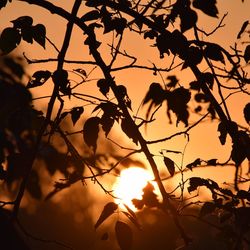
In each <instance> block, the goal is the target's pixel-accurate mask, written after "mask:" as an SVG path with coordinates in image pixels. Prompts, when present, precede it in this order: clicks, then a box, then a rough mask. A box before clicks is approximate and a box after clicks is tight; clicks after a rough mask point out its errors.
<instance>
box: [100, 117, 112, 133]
mask: <svg viewBox="0 0 250 250" xmlns="http://www.w3.org/2000/svg"><path fill="white" fill-rule="evenodd" d="M114 122H115V120H114V118H113V117H111V116H108V115H106V114H104V115H103V116H102V118H101V124H102V129H103V131H104V132H105V136H106V137H107V136H108V134H109V132H110V130H111V128H112V127H113V125H114Z"/></svg>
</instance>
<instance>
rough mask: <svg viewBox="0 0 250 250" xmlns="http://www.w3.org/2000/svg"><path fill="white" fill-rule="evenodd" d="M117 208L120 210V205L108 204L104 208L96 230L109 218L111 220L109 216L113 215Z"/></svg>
mask: <svg viewBox="0 0 250 250" xmlns="http://www.w3.org/2000/svg"><path fill="white" fill-rule="evenodd" d="M117 208H118V205H117V204H116V203H114V202H109V203H107V204H106V205H105V206H104V208H103V210H102V212H101V215H100V217H99V218H98V220H97V222H96V224H95V229H97V228H98V227H99V226H100V225H101V224H102V223H103V222H104V221H105V220H106V219H107V218H109V216H110V215H112V214H113V213H114V212H115V210H116V209H117Z"/></svg>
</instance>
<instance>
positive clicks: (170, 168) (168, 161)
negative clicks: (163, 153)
mask: <svg viewBox="0 0 250 250" xmlns="http://www.w3.org/2000/svg"><path fill="white" fill-rule="evenodd" d="M164 163H165V166H166V167H167V169H168V172H169V173H170V175H171V176H174V173H175V164H174V162H173V161H172V160H171V159H170V158H168V157H164Z"/></svg>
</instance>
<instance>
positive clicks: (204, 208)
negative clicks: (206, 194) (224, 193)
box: [199, 202, 216, 217]
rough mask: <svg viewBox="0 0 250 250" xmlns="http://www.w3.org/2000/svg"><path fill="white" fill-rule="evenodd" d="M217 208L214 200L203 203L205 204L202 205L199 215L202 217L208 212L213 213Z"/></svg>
mask: <svg viewBox="0 0 250 250" xmlns="http://www.w3.org/2000/svg"><path fill="white" fill-rule="evenodd" d="M215 209H216V205H215V204H214V203H212V202H205V203H204V204H203V206H202V207H201V210H200V214H199V216H200V217H204V216H206V215H208V214H211V213H213V212H214V210H215Z"/></svg>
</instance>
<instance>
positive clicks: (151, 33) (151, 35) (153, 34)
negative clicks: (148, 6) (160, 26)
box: [143, 30, 158, 40]
mask: <svg viewBox="0 0 250 250" xmlns="http://www.w3.org/2000/svg"><path fill="white" fill-rule="evenodd" d="M157 36H158V34H157V32H156V31H155V30H148V31H146V32H145V33H144V36H143V37H144V39H147V38H149V39H151V40H152V39H154V38H155V37H157Z"/></svg>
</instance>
